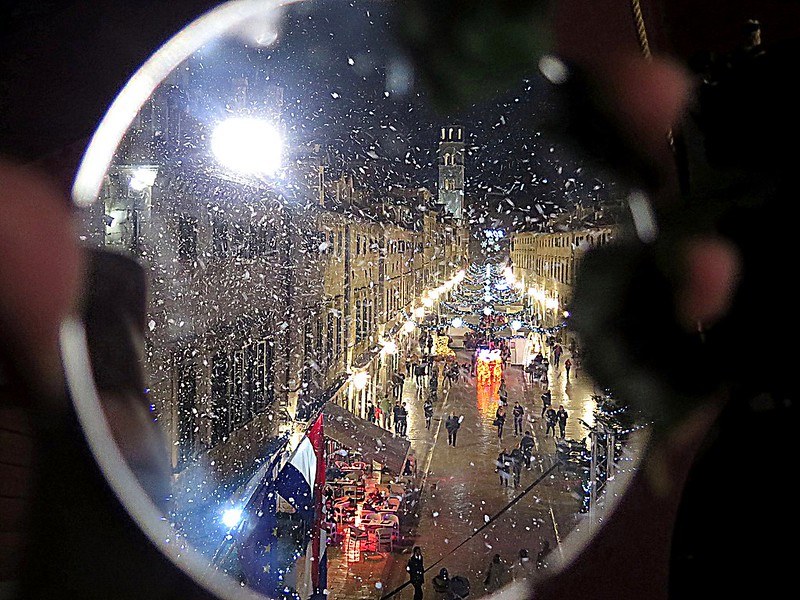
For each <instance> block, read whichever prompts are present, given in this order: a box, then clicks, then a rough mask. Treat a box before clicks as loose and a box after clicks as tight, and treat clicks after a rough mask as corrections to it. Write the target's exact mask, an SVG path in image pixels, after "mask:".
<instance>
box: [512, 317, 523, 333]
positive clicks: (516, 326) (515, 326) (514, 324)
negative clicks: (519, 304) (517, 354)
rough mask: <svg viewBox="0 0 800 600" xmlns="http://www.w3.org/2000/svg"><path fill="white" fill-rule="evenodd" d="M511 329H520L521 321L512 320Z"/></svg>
mask: <svg viewBox="0 0 800 600" xmlns="http://www.w3.org/2000/svg"><path fill="white" fill-rule="evenodd" d="M511 329H513V330H514V331H518V330H520V329H522V321H520V320H518V319H514V320H513V321H511Z"/></svg>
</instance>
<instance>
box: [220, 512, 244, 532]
mask: <svg viewBox="0 0 800 600" xmlns="http://www.w3.org/2000/svg"><path fill="white" fill-rule="evenodd" d="M241 520H242V509H241V508H229V509H228V510H226V511H225V512H223V513H222V524H223V525H225V527H227V528H228V529H233V528H234V527H236V526H237V525H238V524H239V523H240V522H241Z"/></svg>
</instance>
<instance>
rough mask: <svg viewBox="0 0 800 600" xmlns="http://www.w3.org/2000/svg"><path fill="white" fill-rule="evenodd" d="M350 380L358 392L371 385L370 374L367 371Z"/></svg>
mask: <svg viewBox="0 0 800 600" xmlns="http://www.w3.org/2000/svg"><path fill="white" fill-rule="evenodd" d="M350 380H351V381H352V382H353V387H355V388H356V389H357V390H363V389H364V388H365V387H367V384H368V383H369V373H367V372H366V371H359V372H358V373H354V374H353V376H352V377H351V378H350Z"/></svg>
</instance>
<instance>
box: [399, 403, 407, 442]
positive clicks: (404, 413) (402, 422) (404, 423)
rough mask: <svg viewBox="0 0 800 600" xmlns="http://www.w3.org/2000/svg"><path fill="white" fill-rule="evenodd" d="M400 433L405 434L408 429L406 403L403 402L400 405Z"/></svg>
mask: <svg viewBox="0 0 800 600" xmlns="http://www.w3.org/2000/svg"><path fill="white" fill-rule="evenodd" d="M399 415H400V435H402V436H405V435H406V432H407V431H408V409H407V408H406V403H405V402H403V403H402V404H401V405H400V412H399Z"/></svg>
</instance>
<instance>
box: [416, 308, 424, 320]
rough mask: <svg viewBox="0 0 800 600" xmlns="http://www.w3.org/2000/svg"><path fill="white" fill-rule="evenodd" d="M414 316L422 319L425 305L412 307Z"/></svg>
mask: <svg viewBox="0 0 800 600" xmlns="http://www.w3.org/2000/svg"><path fill="white" fill-rule="evenodd" d="M414 316H415V317H416V318H417V319H424V318H425V307H424V306H418V307H417V308H415V309H414Z"/></svg>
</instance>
